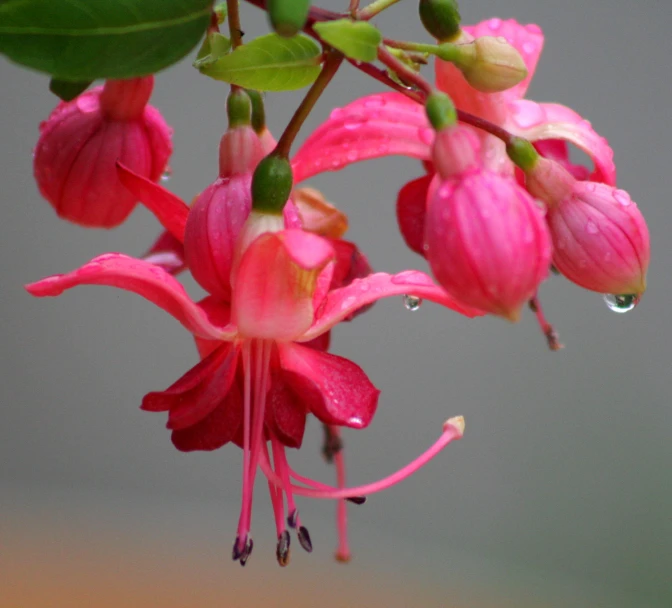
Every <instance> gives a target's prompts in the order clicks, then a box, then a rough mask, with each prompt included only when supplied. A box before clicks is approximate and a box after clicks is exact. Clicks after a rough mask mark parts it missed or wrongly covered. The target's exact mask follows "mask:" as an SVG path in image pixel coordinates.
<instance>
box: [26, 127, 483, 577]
mask: <svg viewBox="0 0 672 608" xmlns="http://www.w3.org/2000/svg"><path fill="white" fill-rule="evenodd" d="M247 128H248V127H236V129H247ZM233 130H235V129H233ZM239 135H243V134H242V132H239V133H238V134H237V135H236V137H237V136H239ZM225 137H227V136H225ZM231 137H233V136H231ZM246 139H247V136H244V138H243V141H244V140H246ZM238 145H241V146H243V148H244V147H245V144H244V143H241V140H240V139H239V140H238ZM249 158H250V159H251V158H253V156H252V155H250V156H249ZM250 164H252V161H250ZM228 166H229V165H226V167H228ZM227 171H228V168H226V170H222V167H221V166H220V172H224V173H226V172H227ZM249 171H251V168H250V167H249V166H248V172H249ZM120 176H121V179H122V181H123V182H124V184H126V185H127V186H128V187H129V189H131V191H132V192H133V193H134V195H135V196H136V197H138V198H141V199H142V200H143V202H144V203H145V204H146V205H147V206H148V207H149V208H150V209H151V210H152V211H153V212H154V213H155V214H156V216H157V217H158V219H159V221H160V222H161V223H162V224H163V225H164V227H165V228H166V229H167V230H168V231H169V232H170V233H171V234H172V235H173V237H174V239H175V241H176V242H177V243H183V246H184V256H185V259H187V260H190V261H191V264H190V268H192V264H196V265H198V264H204V263H203V261H202V258H203V257H205V258H207V260H208V262H207V265H205V264H204V265H203V266H201V267H200V268H199V269H198V270H196V272H195V276H196V278H197V280H199V282H200V283H201V285H202V286H204V287H205V288H206V289H207V290H208V291H209V293H210V295H209V296H207V297H206V298H205V299H204V300H203V301H201V302H200V303H196V302H193V301H192V300H191V299H190V298H189V297H188V295H187V294H186V292H185V291H184V289H183V287H182V286H181V285H180V284H179V283H178V282H177V280H176V279H175V278H173V277H172V276H171V274H170V272H169V270H170V268H171V267H170V265H169V270H168V271H167V270H164V268H162V267H161V266H159V265H156V264H153V263H151V262H149V261H146V260H137V259H134V258H131V257H128V256H125V255H122V254H117V253H111V254H106V255H102V256H98V257H97V258H94V259H93V260H91V261H90V262H89V263H87V264H85V265H84V266H82V267H81V268H79V269H77V270H74V271H73V272H70V273H68V274H64V275H55V276H52V277H47V278H45V279H43V280H41V281H38V282H37V283H33V284H31V285H28V286H27V289H28V291H29V292H30V293H31V294H33V295H35V296H56V295H59V294H61V293H62V292H63V291H65V290H66V289H69V288H71V287H74V286H76V285H83V284H99V285H110V286H114V287H118V288H121V289H126V290H128V291H132V292H135V293H137V294H139V295H141V296H143V297H145V298H146V299H148V300H150V301H151V302H153V303H154V304H156V305H157V306H159V307H160V308H163V309H164V310H166V311H167V312H169V313H170V314H171V315H173V316H174V317H175V318H176V319H177V320H178V321H179V322H180V323H181V324H182V325H183V326H184V327H186V328H187V329H188V330H189V331H190V332H191V333H192V334H193V335H194V337H195V338H196V341H197V346H198V349H199V352H200V354H201V356H202V359H201V361H200V362H199V363H198V364H197V365H195V366H194V367H193V368H192V369H191V370H189V371H188V372H187V373H186V374H185V375H184V376H182V378H180V379H179V380H177V381H176V382H175V383H174V384H173V385H171V386H170V387H169V388H168V389H166V390H164V391H159V392H153V393H149V394H148V395H146V396H145V398H144V399H143V403H142V408H143V409H145V410H149V411H167V412H168V425H167V426H168V428H169V429H170V430H171V432H172V440H173V443H174V444H175V445H176V447H178V449H181V450H213V449H217V448H219V447H221V446H223V445H225V444H226V443H229V442H233V443H235V444H237V445H239V446H241V447H242V449H243V476H242V478H243V483H242V486H243V488H242V504H241V512H240V518H239V525H238V532H237V535H236V541H235V544H234V549H233V557H234V559H237V560H239V561H240V563H241V564H243V565H244V564H245V562H246V561H247V559H248V557H249V555H250V552H251V551H252V547H253V542H252V538H251V536H250V526H251V509H252V488H253V484H254V479H255V475H256V471H257V468H258V467H260V468H261V469H262V470H263V472H264V474H265V475H266V477H267V478H268V480H269V490H270V493H271V501H272V503H273V508H274V512H275V516H276V527H277V534H278V549H277V551H278V561H279V563H281V564H282V565H284V564H286V563H287V560H288V557H289V538H290V537H289V532H288V530H287V529H286V525H285V521H287V523H288V525H289V527H290V528H298V538H299V542H300V544H301V545H302V546H303V547H304V548H305V549H307V550H311V548H312V545H311V540H310V536H309V534H308V531H307V529H306V528H305V527H304V526H303V525H302V524H301V520H300V518H299V516H298V512H297V511H296V506H295V503H294V498H293V497H294V495H296V494H299V495H307V496H315V497H318V498H334V499H344V498H351V499H353V500H355V501H357V500H359V496H360V495H361V494H366V493H370V492H375V491H379V490H382V489H384V488H386V487H389V485H392V484H393V483H396V482H397V481H400V480H401V479H403V478H404V477H406V476H408V475H410V474H411V473H412V472H414V471H415V470H417V468H419V467H420V466H422V464H424V462H426V461H427V460H428V459H429V458H431V457H433V456H434V455H435V454H436V453H438V451H440V450H441V449H442V448H443V447H445V446H446V445H447V444H448V443H449V442H450V441H452V440H453V439H456V438H459V437H460V436H461V435H462V431H463V423H462V421H461V419H451V420H450V421H448V422H447V423H446V424H445V425H444V432H443V434H442V435H441V437H440V439H439V440H438V441H437V443H436V444H434V445H433V446H432V447H431V448H430V449H429V450H428V451H427V452H426V453H424V454H423V455H422V456H420V457H419V458H418V459H417V460H416V461H414V462H413V463H411V464H410V465H408V466H407V467H404V468H403V469H402V470H401V471H399V472H398V473H395V474H394V475H392V476H390V477H389V478H385V479H383V480H380V481H379V482H376V483H374V484H369V485H367V486H363V487H361V488H342V487H341V488H332V487H330V486H325V485H324V484H320V483H318V482H315V481H312V480H309V479H306V478H304V477H301V476H300V475H298V474H297V473H295V472H294V471H293V469H291V468H290V466H289V464H288V463H287V458H286V454H285V449H286V448H287V447H299V446H300V445H301V441H302V438H303V432H304V429H305V422H306V417H307V415H308V414H309V413H312V414H314V415H315V416H316V417H317V418H318V419H319V420H320V421H322V422H323V423H324V424H325V425H327V428H328V429H330V432H332V433H333V431H334V430H336V431H337V427H341V426H348V427H351V428H364V427H366V426H367V425H368V424H369V423H370V421H371V419H372V417H373V415H374V413H375V411H376V407H377V404H378V395H379V391H378V389H376V388H375V387H374V385H373V384H372V383H371V381H370V380H369V379H368V377H367V376H366V374H365V373H364V371H363V370H362V369H361V368H360V367H359V366H357V365H356V364H355V363H353V362H351V361H349V360H347V359H344V358H343V357H339V356H336V355H333V354H329V353H327V352H324V351H325V350H326V346H327V344H326V342H327V341H328V332H329V330H330V329H331V328H332V327H333V326H334V325H335V324H337V323H338V322H340V321H342V320H345V319H347V318H349V317H352V315H353V314H355V313H356V312H357V311H359V310H361V309H362V308H363V307H365V306H367V305H370V304H372V303H373V302H375V301H376V300H378V299H380V298H382V297H389V296H394V295H402V294H405V293H409V292H411V293H413V294H414V295H417V297H422V298H425V299H428V300H431V301H434V302H437V303H439V304H442V305H444V306H447V307H449V308H451V309H454V310H456V311H458V312H461V313H462V314H466V315H474V314H478V312H477V311H473V310H471V309H469V308H467V307H464V306H462V305H461V304H458V303H456V302H455V301H454V300H453V299H452V298H451V297H450V296H448V295H447V294H446V293H445V291H444V290H442V289H441V288H440V287H438V286H437V285H435V284H434V283H433V282H432V281H431V279H430V278H429V277H428V276H427V275H425V274H423V273H421V272H416V271H408V272H405V273H400V274H397V275H388V274H384V273H376V274H369V275H368V276H365V277H363V278H353V277H356V276H358V275H360V274H362V273H363V272H366V273H368V270H369V269H368V265H362V261H361V259H360V258H359V257H357V256H356V255H355V254H354V251H353V249H351V248H348V247H343V245H342V244H341V243H343V242H340V243H339V241H338V240H336V241H331V242H330V240H328V239H325V238H323V237H320V236H317V235H315V234H311V233H308V232H305V231H303V230H299V229H296V228H291V227H288V226H290V225H291V224H292V221H293V220H292V217H291V213H290V214H289V216H288V214H287V213H286V214H285V218H284V220H283V218H282V217H281V216H275V215H266V214H261V213H259V212H256V211H253V212H251V213H250V212H249V211H248V214H249V215H248V217H247V219H246V220H244V223H243V225H242V227H241V229H240V230H239V231H236V229H235V226H236V221H237V218H239V217H241V216H243V215H244V210H245V209H249V200H248V199H249V197H250V193H249V189H240V191H238V190H236V189H232V190H231V193H230V194H231V196H230V198H227V199H226V200H227V201H230V202H231V205H227V204H226V203H225V202H221V203H218V202H213V201H214V200H215V196H214V195H211V194H210V193H209V190H206V193H207V194H205V193H204V195H202V196H201V199H200V200H201V201H205V202H202V203H201V202H199V201H197V202H196V203H195V204H194V206H193V207H192V208H191V210H190V209H189V207H187V205H186V204H185V203H184V202H182V201H181V200H180V199H179V198H177V197H176V196H174V195H173V194H171V193H170V192H168V191H167V190H165V189H164V188H162V187H161V186H159V185H157V184H154V183H153V182H151V181H150V180H148V179H147V178H143V177H141V176H139V175H138V174H136V173H133V172H132V171H130V170H128V169H126V168H124V167H123V166H120ZM227 179H228V180H229V181H228V182H227V181H226V180H227ZM218 182H221V183H220V185H219V187H220V188H225V187H232V186H231V184H232V183H233V177H231V178H222V177H220V178H219V180H218ZM218 182H215V183H218ZM227 184H228V186H227ZM223 200H224V199H222V201H223ZM213 205H214V207H213V208H211V207H212V206H213ZM222 226H224V227H225V228H226V230H227V231H228V232H226V233H225V232H224V231H222V230H220V228H221V227H222ZM231 227H234V228H231ZM236 232H238V234H236ZM228 239H232V240H233V241H234V243H235V245H234V246H233V247H232V248H231V247H230V245H229V244H228V243H229V241H228ZM332 243H334V244H336V247H334V245H332ZM171 247H172V246H171ZM339 248H340V249H341V250H345V252H346V253H340V254H339V253H338V251H337V250H338V249H339ZM172 249H173V250H175V249H176V248H175V247H172ZM192 249H193V250H195V251H197V252H198V254H199V255H198V256H197V255H194V254H193V252H192V251H191V250H192ZM199 256H202V257H199ZM228 268H230V274H229V275H227V274H226V272H225V271H223V270H222V269H228ZM192 269H193V268H192ZM268 443H270V444H271V451H272V454H273V464H272V465H271V460H270V454H269V453H268ZM339 459H340V456H339ZM337 464H339V463H338V462H337ZM338 472H339V485H344V479H343V474H344V469H343V466H342V461H341V463H340V465H339V466H338ZM291 477H293V478H294V479H296V480H298V481H300V482H302V485H296V484H293V483H291V479H290V478H291ZM285 500H286V507H285ZM339 528H340V530H341V533H342V534H344V529H345V516H344V511H343V510H342V509H340V511H339ZM339 555H340V557H341V558H343V559H345V558H347V543H344V542H342V543H341V549H340V550H339Z"/></svg>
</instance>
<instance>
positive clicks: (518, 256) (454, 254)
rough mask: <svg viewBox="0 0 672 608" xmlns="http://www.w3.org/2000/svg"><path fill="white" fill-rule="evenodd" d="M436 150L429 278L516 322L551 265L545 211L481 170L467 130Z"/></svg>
mask: <svg viewBox="0 0 672 608" xmlns="http://www.w3.org/2000/svg"><path fill="white" fill-rule="evenodd" d="M433 151H434V157H433V158H434V163H435V165H436V167H437V169H438V172H439V178H440V179H441V182H440V184H439V186H438V188H436V189H435V190H434V193H433V194H432V195H431V197H430V200H429V204H428V208H427V217H426V221H425V234H424V246H423V247H424V249H425V254H426V257H427V261H428V262H429V265H430V267H431V269H432V272H433V274H434V276H435V277H436V279H437V280H438V281H439V283H440V284H441V285H442V286H443V287H444V288H445V289H446V291H447V292H448V293H450V294H451V295H452V296H453V297H455V298H457V299H459V300H460V301H461V302H464V303H465V304H467V305H469V306H473V307H474V308H478V309H480V310H484V311H486V312H489V313H492V314H496V315H499V316H502V317H505V318H507V319H510V320H513V321H515V320H518V318H519V315H520V309H521V307H522V306H523V305H524V304H525V303H526V302H527V301H528V300H530V299H531V298H532V297H533V296H534V295H535V293H536V291H537V288H538V286H539V284H540V283H541V281H542V280H543V279H544V278H546V276H547V275H548V269H549V266H550V261H551V246H550V236H549V234H548V228H547V227H546V224H545V221H544V215H543V212H542V209H541V208H540V206H539V205H538V204H537V203H536V202H535V201H534V199H533V198H532V197H531V196H530V195H529V194H528V193H527V192H526V191H525V189H523V188H522V187H521V186H519V185H518V184H517V183H516V181H515V180H513V179H511V178H510V177H508V176H506V175H501V174H499V173H495V172H493V171H490V170H488V169H484V168H483V167H482V166H481V165H480V162H479V160H478V152H479V144H478V140H477V139H475V136H474V135H473V133H472V132H471V131H470V130H468V129H467V128H466V127H463V126H455V127H448V128H445V129H442V130H441V131H439V132H438V133H437V136H436V140H435V143H434V150H433Z"/></svg>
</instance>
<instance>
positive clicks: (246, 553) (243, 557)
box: [239, 536, 254, 566]
mask: <svg viewBox="0 0 672 608" xmlns="http://www.w3.org/2000/svg"><path fill="white" fill-rule="evenodd" d="M253 548H254V541H253V540H252V539H251V538H250V537H249V536H248V537H247V542H246V543H245V548H244V549H243V552H242V553H241V554H240V560H239V561H240V565H241V566H244V565H245V564H246V563H247V560H248V559H249V557H250V555H252V549H253Z"/></svg>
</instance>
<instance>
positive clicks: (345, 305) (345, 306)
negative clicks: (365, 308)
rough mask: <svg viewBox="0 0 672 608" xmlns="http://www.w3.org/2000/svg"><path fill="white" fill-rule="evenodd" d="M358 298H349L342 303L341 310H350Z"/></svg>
mask: <svg viewBox="0 0 672 608" xmlns="http://www.w3.org/2000/svg"><path fill="white" fill-rule="evenodd" d="M356 300H357V298H356V297H355V296H348V297H347V298H345V300H343V301H342V302H341V310H346V309H348V308H350V307H351V306H352V305H353V304H354V303H355V302H356Z"/></svg>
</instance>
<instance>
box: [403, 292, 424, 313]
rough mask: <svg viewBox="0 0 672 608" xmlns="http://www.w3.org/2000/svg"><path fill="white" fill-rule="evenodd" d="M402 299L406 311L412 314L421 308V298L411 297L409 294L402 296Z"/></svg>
mask: <svg viewBox="0 0 672 608" xmlns="http://www.w3.org/2000/svg"><path fill="white" fill-rule="evenodd" d="M403 298H404V306H405V307H406V310H410V311H411V312H414V311H416V310H418V309H419V308H420V306H422V298H418V296H411V295H409V294H404V296H403Z"/></svg>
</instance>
